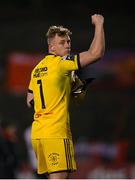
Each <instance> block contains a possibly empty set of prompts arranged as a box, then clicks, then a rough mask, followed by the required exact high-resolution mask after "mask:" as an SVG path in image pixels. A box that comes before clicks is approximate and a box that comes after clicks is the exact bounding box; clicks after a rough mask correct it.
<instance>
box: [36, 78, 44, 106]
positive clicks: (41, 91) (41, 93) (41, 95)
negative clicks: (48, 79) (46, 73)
mask: <svg viewBox="0 0 135 180" xmlns="http://www.w3.org/2000/svg"><path fill="white" fill-rule="evenodd" d="M37 84H39V90H40V98H41V104H42V109H45V101H44V95H43V87H42V81H41V79H39V80H37Z"/></svg>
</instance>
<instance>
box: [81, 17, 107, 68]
mask: <svg viewBox="0 0 135 180" xmlns="http://www.w3.org/2000/svg"><path fill="white" fill-rule="evenodd" d="M91 20H92V24H93V25H94V26H95V33H94V38H93V40H92V43H91V45H90V47H89V49H88V50H87V51H84V52H81V53H80V54H79V56H80V64H81V67H84V66H87V65H89V64H91V63H94V62H95V61H97V60H99V59H100V58H101V57H102V56H103V55H104V51H105V37H104V27H103V25H104V17H103V16H102V15H98V14H94V15H92V16H91Z"/></svg>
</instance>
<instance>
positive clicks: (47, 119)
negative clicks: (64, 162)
mask: <svg viewBox="0 0 135 180" xmlns="http://www.w3.org/2000/svg"><path fill="white" fill-rule="evenodd" d="M77 69H79V56H78V55H69V56H67V57H66V59H64V58H62V57H60V56H55V55H53V54H48V55H46V56H45V58H44V59H43V60H41V61H40V62H39V64H38V65H37V66H36V67H35V68H34V69H33V71H32V73H31V80H30V84H29V88H28V91H29V92H31V93H33V96H34V110H35V113H34V121H33V123H32V134H31V138H32V139H39V138H71V137H72V135H71V130H70V119H69V99H70V90H71V72H72V71H73V70H77Z"/></svg>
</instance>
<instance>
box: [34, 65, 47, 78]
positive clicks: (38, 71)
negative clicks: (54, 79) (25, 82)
mask: <svg viewBox="0 0 135 180" xmlns="http://www.w3.org/2000/svg"><path fill="white" fill-rule="evenodd" d="M47 70H48V68H47V67H42V68H37V69H35V71H34V75H33V77H34V78H37V77H42V76H44V75H46V74H47Z"/></svg>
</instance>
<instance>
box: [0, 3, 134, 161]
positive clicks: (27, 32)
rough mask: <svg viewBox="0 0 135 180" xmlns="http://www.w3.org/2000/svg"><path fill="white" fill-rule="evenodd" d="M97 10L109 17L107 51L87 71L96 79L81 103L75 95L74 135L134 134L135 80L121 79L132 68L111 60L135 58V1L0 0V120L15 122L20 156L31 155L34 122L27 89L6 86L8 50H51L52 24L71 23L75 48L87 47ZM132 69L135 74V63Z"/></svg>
mask: <svg viewBox="0 0 135 180" xmlns="http://www.w3.org/2000/svg"><path fill="white" fill-rule="evenodd" d="M94 13H100V14H102V15H103V16H104V18H105V24H104V27H105V38H106V52H105V56H104V58H102V60H101V62H99V63H97V64H95V65H92V66H90V67H89V68H88V69H90V70H91V71H90V74H89V73H88V72H87V71H86V76H89V75H90V76H92V77H96V80H95V81H94V82H93V83H92V84H91V85H90V86H89V89H88V92H87V96H86V99H85V101H84V102H83V103H82V104H76V103H74V102H73V101H71V127H72V132H73V139H74V141H75V142H77V141H78V139H80V138H82V137H85V138H86V139H88V140H89V141H102V142H116V141H121V140H123V139H128V140H130V139H134V137H135V133H134V126H135V121H134V112H135V101H134V100H135V94H134V89H135V84H134V82H133V83H126V84H123V81H120V80H119V79H120V78H119V77H121V76H122V79H124V78H125V77H127V76H128V75H129V74H128V73H129V72H130V68H129V71H128V70H127V68H126V65H125V67H124V71H122V72H121V71H120V73H115V70H114V69H113V68H112V67H113V62H114V63H115V64H117V61H118V63H119V59H120V60H121V66H120V70H122V69H123V66H122V64H123V63H122V59H123V58H124V61H123V62H125V59H126V58H125V57H126V56H127V54H132V58H133V61H134V58H135V56H134V47H135V20H134V19H135V11H134V6H133V1H121V0H120V1H105V0H104V1H103V0H102V1H98V0H94V1H86V0H74V1H62V2H61V1H54V2H53V1H49V0H20V1H18V0H1V1H0V121H1V123H3V124H6V125H7V124H8V123H13V124H15V126H16V127H17V133H18V137H19V138H20V141H21V143H19V145H18V151H19V157H20V161H21V162H22V161H25V160H26V159H27V152H26V147H25V142H24V139H23V133H24V131H25V129H26V128H27V127H28V126H29V125H31V122H32V114H33V111H32V110H29V109H27V107H26V102H25V101H26V92H24V93H23V94H22V93H21V94H19V93H12V92H10V91H8V89H7V88H6V87H5V81H6V74H7V56H8V55H9V54H10V53H12V52H24V53H39V54H40V53H41V54H43V53H47V43H46V37H45V34H46V32H47V30H48V27H49V26H50V25H63V26H66V27H68V28H69V29H71V31H72V32H73V36H72V50H73V52H81V51H83V50H87V49H88V47H89V45H90V42H91V40H92V38H93V33H94V28H93V26H92V25H91V15H93V14H94ZM127 57H128V56H127ZM127 59H128V58H127ZM111 60H112V62H110V61H111ZM133 64H134V63H133ZM127 65H128V63H127ZM134 67H135V66H134ZM131 69H133V70H132V76H131V77H132V79H133V78H134V76H135V69H134V68H133V67H132V68H131ZM113 70H114V72H112V71H113ZM128 77H129V76H128ZM129 81H130V78H129V80H128V82H129ZM133 142H134V141H133ZM22 149H23V151H22Z"/></svg>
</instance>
